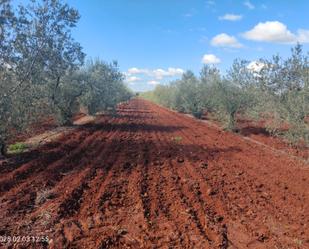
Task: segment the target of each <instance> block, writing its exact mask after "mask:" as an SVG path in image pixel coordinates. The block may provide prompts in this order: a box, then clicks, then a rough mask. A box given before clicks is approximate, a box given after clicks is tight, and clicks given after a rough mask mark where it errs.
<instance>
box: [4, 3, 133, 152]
mask: <svg viewBox="0 0 309 249" xmlns="http://www.w3.org/2000/svg"><path fill="white" fill-rule="evenodd" d="M27 2H29V4H27V5H20V6H19V7H18V8H16V9H14V8H13V7H12V1H10V0H1V1H0V151H1V153H0V156H1V154H3V153H4V152H5V146H4V145H5V143H6V141H7V139H8V138H9V137H10V136H12V133H13V132H16V131H23V130H25V129H26V128H27V127H28V126H29V124H31V123H33V122H35V121H37V120H38V119H40V118H41V117H44V116H47V115H54V116H55V117H57V120H58V122H59V123H60V124H70V123H71V121H72V116H73V114H74V113H75V112H76V111H77V110H78V109H79V106H80V105H83V106H84V107H87V108H88V110H89V112H90V113H95V112H97V111H103V110H106V109H107V108H115V106H116V104H117V103H119V102H121V101H124V100H127V99H128V98H130V97H131V92H130V91H129V90H128V89H127V87H126V86H125V84H124V83H123V79H124V76H123V75H122V74H121V73H120V71H119V69H118V65H117V63H116V62H113V63H105V62H103V61H101V60H99V59H98V60H96V61H89V62H88V63H87V64H86V65H84V59H85V54H84V53H83V52H82V47H81V45H80V44H79V43H78V42H76V41H75V40H74V39H73V38H72V35H71V30H72V28H74V27H75V26H76V24H77V22H78V20H79V18H80V16H79V13H78V11H77V10H75V9H74V8H71V7H70V6H69V5H67V4H64V3H63V1H60V0H34V1H27Z"/></svg>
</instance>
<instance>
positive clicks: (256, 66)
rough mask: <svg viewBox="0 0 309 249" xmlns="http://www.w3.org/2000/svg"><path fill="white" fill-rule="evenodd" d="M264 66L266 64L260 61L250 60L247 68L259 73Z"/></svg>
mask: <svg viewBox="0 0 309 249" xmlns="http://www.w3.org/2000/svg"><path fill="white" fill-rule="evenodd" d="M264 67H266V64H265V63H263V62H261V61H251V62H250V63H249V64H248V66H247V68H248V69H249V70H250V71H252V72H256V73H259V72H260V71H261V70H262V69H263V68H264Z"/></svg>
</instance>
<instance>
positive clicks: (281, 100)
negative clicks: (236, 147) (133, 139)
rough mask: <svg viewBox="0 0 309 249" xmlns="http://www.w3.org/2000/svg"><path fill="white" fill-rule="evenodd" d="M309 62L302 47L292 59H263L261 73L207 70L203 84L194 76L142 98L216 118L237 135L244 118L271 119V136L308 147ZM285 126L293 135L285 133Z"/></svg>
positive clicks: (243, 65)
mask: <svg viewBox="0 0 309 249" xmlns="http://www.w3.org/2000/svg"><path fill="white" fill-rule="evenodd" d="M308 58H309V56H308V54H307V55H306V54H304V53H303V51H302V47H301V46H300V45H297V46H295V48H293V49H292V54H291V56H290V57H289V58H287V59H282V58H280V57H279V56H274V57H273V58H272V59H270V60H265V59H261V60H259V61H258V62H256V67H252V66H250V65H252V63H250V62H248V61H244V60H235V61H234V63H233V65H232V67H231V68H230V69H229V70H228V71H227V73H226V74H225V75H224V76H223V75H221V74H220V72H219V70H218V69H216V68H215V67H209V66H204V68H203V69H202V70H201V72H200V77H199V78H198V77H196V76H195V75H194V74H193V73H192V72H190V71H188V72H186V73H185V74H184V75H183V76H182V78H181V79H180V80H177V81H174V82H171V83H170V84H168V85H159V86H157V87H156V88H155V89H154V90H153V91H151V92H147V93H144V94H143V95H142V96H144V97H145V98H148V99H150V100H153V101H155V102H157V103H159V104H161V105H164V106H167V107H169V108H172V109H175V110H177V111H180V112H187V113H191V114H193V115H194V116H196V117H198V118H199V117H201V115H202V113H203V112H205V111H209V112H212V113H214V114H216V116H217V117H218V118H219V119H220V120H221V121H222V122H223V123H224V125H225V126H226V128H228V129H231V130H234V129H235V128H236V123H237V117H238V116H239V115H246V116H249V117H250V118H255V119H266V120H268V122H267V127H266V128H267V129H268V131H269V132H272V133H274V134H282V135H285V136H287V137H288V138H289V139H290V141H292V142H298V141H300V140H303V141H305V142H306V143H307V144H308V143H309V130H308V120H306V118H308V117H309V65H308ZM284 126H285V127H288V130H286V131H284V133H283V131H282V127H284Z"/></svg>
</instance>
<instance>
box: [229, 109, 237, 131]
mask: <svg viewBox="0 0 309 249" xmlns="http://www.w3.org/2000/svg"><path fill="white" fill-rule="evenodd" d="M235 118H236V112H232V113H230V115H229V121H228V122H229V123H228V129H229V130H231V131H233V130H234V129H235V123H236V122H235Z"/></svg>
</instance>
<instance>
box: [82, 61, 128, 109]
mask: <svg viewBox="0 0 309 249" xmlns="http://www.w3.org/2000/svg"><path fill="white" fill-rule="evenodd" d="M85 74H86V82H87V83H86V84H87V88H86V91H85V93H84V94H83V96H82V98H81V103H82V104H83V105H84V106H86V107H87V108H88V112H89V113H90V114H95V113H96V112H99V111H106V110H107V109H108V108H111V109H112V110H113V111H114V110H115V108H116V105H117V103H119V102H121V101H124V100H127V99H128V98H130V97H131V93H130V91H129V90H128V89H127V87H126V86H125V85H124V83H123V79H124V76H123V74H122V73H121V72H120V71H119V68H118V64H117V62H113V63H105V62H103V61H101V60H95V61H92V60H91V61H89V62H88V65H87V66H86V68H85Z"/></svg>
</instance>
